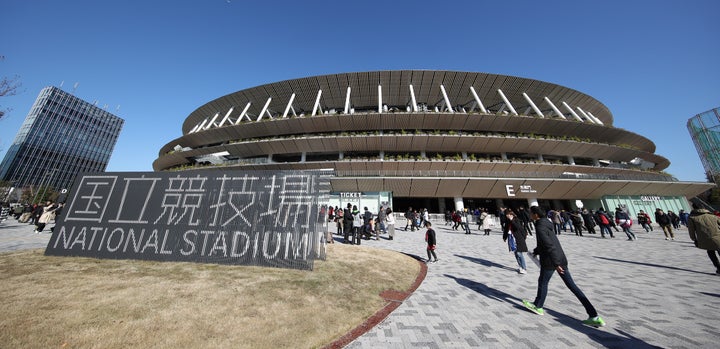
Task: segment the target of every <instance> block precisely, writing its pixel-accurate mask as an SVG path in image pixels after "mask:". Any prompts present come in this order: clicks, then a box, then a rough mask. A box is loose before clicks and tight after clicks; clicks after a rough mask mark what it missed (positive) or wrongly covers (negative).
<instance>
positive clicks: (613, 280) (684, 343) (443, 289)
mask: <svg viewBox="0 0 720 349" xmlns="http://www.w3.org/2000/svg"><path fill="white" fill-rule="evenodd" d="M399 223H400V225H401V227H402V226H404V222H400V221H399ZM473 228H474V229H473V230H472V232H473V234H472V235H465V234H463V233H462V232H461V231H454V230H452V229H450V228H449V227H446V226H444V223H443V222H435V230H436V231H437V240H438V245H437V246H438V249H437V254H438V258H439V259H440V261H439V262H437V263H432V264H429V265H428V273H427V277H426V279H425V280H424V282H423V283H422V285H420V287H419V288H418V289H417V290H416V291H415V292H414V293H413V294H412V295H411V296H410V297H409V298H408V299H407V300H405V302H403V304H402V305H400V307H398V308H397V309H396V310H395V311H394V312H393V313H392V314H390V315H389V316H388V317H387V318H386V319H385V320H384V321H383V322H381V323H380V324H379V325H377V326H376V327H375V328H373V329H371V330H370V331H369V332H367V333H366V334H364V335H363V336H361V337H359V338H358V339H357V340H355V341H354V342H352V343H351V344H350V345H348V346H347V347H348V348H352V349H364V348H475V347H477V348H514V349H515V348H654V347H662V348H718V347H720V326H719V325H720V275H715V268H714V267H713V265H712V263H711V262H710V260H709V258H708V257H707V254H706V252H705V251H704V250H699V249H697V248H695V247H694V246H693V243H692V241H691V240H690V238H689V236H688V232H687V229H685V228H683V229H681V230H679V231H677V232H676V235H675V241H666V240H665V238H664V236H663V233H662V231H659V230H658V229H657V227H656V229H655V231H654V232H651V233H645V232H644V230H642V229H639V227H634V229H633V231H634V232H635V233H636V235H637V236H638V239H637V241H627V237H626V236H625V234H624V233H622V232H620V233H615V238H614V239H601V238H600V236H599V234H597V235H589V234H585V236H583V237H579V236H575V235H574V234H571V233H570V232H569V231H568V232H567V233H563V234H561V235H560V242H561V243H562V245H563V249H564V250H565V254H566V255H567V257H568V260H569V269H570V270H571V272H572V275H573V278H574V279H575V282H576V283H577V284H578V286H579V287H580V288H581V289H582V290H583V292H585V294H586V295H587V296H588V298H589V299H590V301H591V302H592V303H593V305H594V306H595V308H597V310H598V312H599V313H600V315H601V316H602V317H603V318H604V319H605V321H606V323H607V325H606V326H605V327H602V328H599V329H596V328H593V327H588V326H585V325H582V324H581V322H580V321H581V320H583V319H586V318H587V314H586V313H585V311H584V308H583V307H582V305H581V304H580V302H579V301H578V300H577V299H576V298H575V296H574V295H573V294H572V293H571V292H570V291H569V290H568V289H567V288H566V287H565V285H564V284H563V282H562V280H561V279H560V278H559V277H558V276H557V275H555V276H553V278H552V279H551V280H550V286H549V288H550V291H549V292H548V297H547V300H546V302H545V307H544V308H545V312H546V313H545V315H543V316H540V315H536V314H534V313H531V312H529V311H527V310H526V309H525V308H524V307H523V305H522V299H529V300H531V301H532V300H534V298H535V294H536V291H537V279H538V275H539V271H538V268H537V267H536V266H535V265H534V264H533V263H532V262H530V261H529V260H528V261H527V264H528V273H527V274H526V275H521V274H518V273H517V272H516V269H517V263H516V262H515V258H514V256H513V255H512V254H511V253H509V252H508V249H507V245H506V244H505V243H504V242H503V241H502V234H501V233H500V232H499V230H497V229H496V230H494V231H493V232H492V235H490V236H483V235H481V233H480V232H478V230H477V229H476V227H473ZM424 231H425V229H421V230H420V231H415V232H410V231H408V232H405V231H402V229H400V231H398V232H397V234H396V237H395V239H394V240H392V241H388V240H384V239H382V238H381V240H379V241H365V240H363V242H362V243H363V245H364V246H372V247H379V248H386V249H392V250H396V251H400V252H403V253H407V254H412V255H416V256H420V257H423V258H426V255H425V244H424V241H423V240H424ZM535 246H536V241H535V239H534V238H529V239H528V247H529V248H530V249H533V248H534V247H535ZM379 267H383V268H392V266H389V265H388V266H379Z"/></svg>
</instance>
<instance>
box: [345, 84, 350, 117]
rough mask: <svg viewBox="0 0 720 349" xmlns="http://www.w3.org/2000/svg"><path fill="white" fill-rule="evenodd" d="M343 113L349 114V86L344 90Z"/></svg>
mask: <svg viewBox="0 0 720 349" xmlns="http://www.w3.org/2000/svg"><path fill="white" fill-rule="evenodd" d="M345 114H350V86H348V87H347V92H345Z"/></svg>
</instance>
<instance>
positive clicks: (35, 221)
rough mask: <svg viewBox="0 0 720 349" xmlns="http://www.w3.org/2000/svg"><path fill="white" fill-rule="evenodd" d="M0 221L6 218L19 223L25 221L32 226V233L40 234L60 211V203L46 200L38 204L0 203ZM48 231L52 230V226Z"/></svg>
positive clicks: (61, 205)
mask: <svg viewBox="0 0 720 349" xmlns="http://www.w3.org/2000/svg"><path fill="white" fill-rule="evenodd" d="M0 206H1V207H2V210H1V211H0V222H2V221H5V220H7V219H10V218H12V219H15V220H16V221H18V222H19V223H27V224H29V225H32V226H33V231H32V232H33V233H35V234H42V233H44V232H45V228H46V227H47V225H48V224H51V223H54V222H55V220H56V219H57V217H58V216H59V215H60V213H61V212H62V207H63V204H62V203H54V202H52V201H47V202H45V203H40V204H34V205H31V204H25V205H23V204H13V205H11V204H9V203H2V204H1V205H0ZM48 232H52V228H50V230H49V231H48Z"/></svg>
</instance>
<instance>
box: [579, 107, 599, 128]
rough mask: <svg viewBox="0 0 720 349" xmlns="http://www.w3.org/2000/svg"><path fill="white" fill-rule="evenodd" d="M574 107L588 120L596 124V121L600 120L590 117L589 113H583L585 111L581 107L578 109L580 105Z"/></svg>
mask: <svg viewBox="0 0 720 349" xmlns="http://www.w3.org/2000/svg"><path fill="white" fill-rule="evenodd" d="M575 109H577V110H578V111H579V112H580V114H582V115H583V116H584V117H585V118H586V119H588V120H590V122H592V123H593V124H597V123H598V121H600V120H595V119H594V118H591V117H590V116H589V115H587V114H585V112H584V111H583V110H582V109H580V107H575Z"/></svg>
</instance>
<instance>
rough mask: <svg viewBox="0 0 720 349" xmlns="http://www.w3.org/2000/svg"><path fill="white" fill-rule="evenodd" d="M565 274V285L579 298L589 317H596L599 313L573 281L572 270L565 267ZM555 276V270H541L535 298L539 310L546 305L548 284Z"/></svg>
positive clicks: (562, 276)
mask: <svg viewBox="0 0 720 349" xmlns="http://www.w3.org/2000/svg"><path fill="white" fill-rule="evenodd" d="M563 269H565V272H564V273H562V274H560V273H558V274H559V275H560V278H562V280H563V282H564V283H565V286H567V288H568V289H569V290H570V291H571V292H572V293H573V294H574V295H575V297H577V299H578V300H579V301H580V303H582V305H583V306H584V307H585V311H586V312H587V314H588V316H590V317H596V316H597V315H598V314H597V311H596V310H595V307H593V305H592V303H590V300H588V299H587V297H585V294H584V293H583V292H582V291H581V290H580V288H579V287H578V286H577V285H576V284H575V281H573V278H572V275H570V270H568V268H567V266H566V267H564V268H563ZM553 274H555V269H540V277H539V278H538V291H537V297H535V302H534V303H535V306H536V307H538V308H542V307H543V305H544V304H545V297H547V292H548V284H549V283H550V278H551V277H552V276H553Z"/></svg>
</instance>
